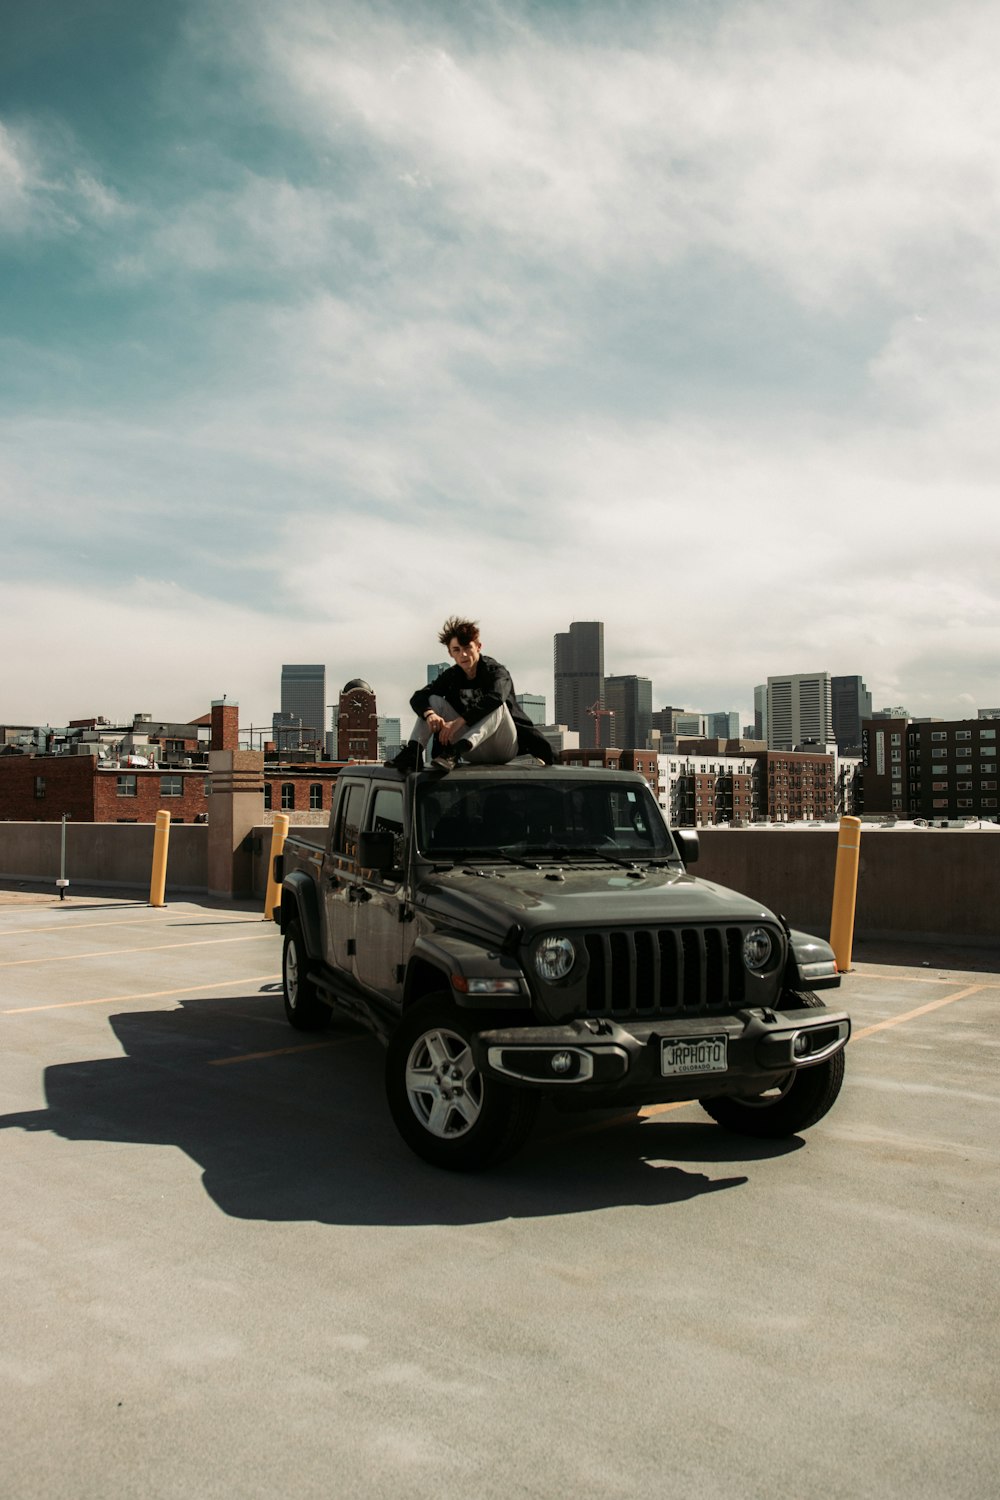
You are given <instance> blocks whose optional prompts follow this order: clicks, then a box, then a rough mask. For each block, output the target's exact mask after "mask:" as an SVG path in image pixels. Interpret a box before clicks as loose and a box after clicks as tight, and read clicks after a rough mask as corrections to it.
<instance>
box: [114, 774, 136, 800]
mask: <svg viewBox="0 0 1000 1500" xmlns="http://www.w3.org/2000/svg"><path fill="white" fill-rule="evenodd" d="M117 780H118V795H119V797H135V796H138V792H137V790H136V778H135V777H134V776H119V777H118V778H117Z"/></svg>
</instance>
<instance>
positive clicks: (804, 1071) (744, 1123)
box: [698, 1051, 844, 1140]
mask: <svg viewBox="0 0 1000 1500" xmlns="http://www.w3.org/2000/svg"><path fill="white" fill-rule="evenodd" d="M843 1081H844V1054H843V1052H842V1051H841V1052H837V1053H835V1054H834V1055H833V1057H828V1058H827V1059H826V1061H825V1062H821V1063H816V1064H815V1065H814V1066H813V1067H811V1068H801V1069H800V1070H799V1071H798V1072H796V1073H787V1074H786V1075H785V1077H784V1079H782V1080H781V1082H780V1083H779V1084H778V1085H777V1086H776V1087H775V1088H774V1089H769V1090H768V1091H767V1092H766V1093H763V1094H756V1095H754V1096H752V1097H749V1098H719V1099H700V1100H699V1101H698V1102H699V1103H700V1105H701V1107H702V1109H703V1110H705V1112H706V1113H707V1114H710V1115H711V1116H712V1119H713V1120H715V1121H717V1123H718V1124H719V1125H724V1126H725V1128H726V1129H727V1130H733V1131H735V1132H736V1133H737V1134H738V1135H755V1136H763V1137H766V1138H769V1139H771V1140H776V1139H778V1138H780V1137H782V1136H789V1135H797V1134H798V1132H799V1131H800V1130H808V1128H809V1126H810V1125H815V1124H816V1121H817V1120H822V1118H823V1116H824V1115H825V1114H826V1113H827V1111H828V1110H829V1109H830V1108H831V1107H832V1106H833V1103H834V1100H835V1099H836V1097H837V1095H838V1094H839V1093H840V1086H841V1084H842V1083H843Z"/></svg>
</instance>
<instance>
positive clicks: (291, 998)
mask: <svg viewBox="0 0 1000 1500" xmlns="http://www.w3.org/2000/svg"><path fill="white" fill-rule="evenodd" d="M307 962H308V955H307V953H306V945H305V943H304V942H303V940H302V928H301V927H300V926H299V924H298V922H289V924H288V926H287V927H286V928H285V944H284V947H283V948H282V950H281V988H282V992H283V994H284V997H285V1019H286V1020H287V1021H288V1024H289V1026H294V1027H295V1030H296V1031H322V1030H323V1029H324V1028H325V1027H327V1026H329V1024H330V1016H331V1011H330V1007H329V1006H328V1005H324V1004H323V1001H322V1000H321V999H320V998H319V996H318V995H317V993H316V986H315V985H314V984H313V983H312V980H311V979H310V978H309V975H308V974H307V972H306V964H307Z"/></svg>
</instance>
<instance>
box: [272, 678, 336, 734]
mask: <svg viewBox="0 0 1000 1500" xmlns="http://www.w3.org/2000/svg"><path fill="white" fill-rule="evenodd" d="M325 725H326V668H325V667H324V666H317V665H301V664H300V665H294V666H287V665H286V666H283V667H282V669H281V729H282V736H283V739H284V740H285V744H286V745H287V748H289V749H293V748H298V747H300V746H306V745H308V746H310V747H312V746H314V745H322V743H323V730H324V727H325ZM276 728H277V724H276Z"/></svg>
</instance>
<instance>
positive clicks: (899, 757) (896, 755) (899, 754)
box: [892, 750, 903, 760]
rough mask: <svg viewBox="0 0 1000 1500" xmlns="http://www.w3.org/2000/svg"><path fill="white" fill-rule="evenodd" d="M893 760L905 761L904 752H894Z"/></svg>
mask: <svg viewBox="0 0 1000 1500" xmlns="http://www.w3.org/2000/svg"><path fill="white" fill-rule="evenodd" d="M892 758H893V760H902V759H903V752H902V750H894V751H893V752H892Z"/></svg>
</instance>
